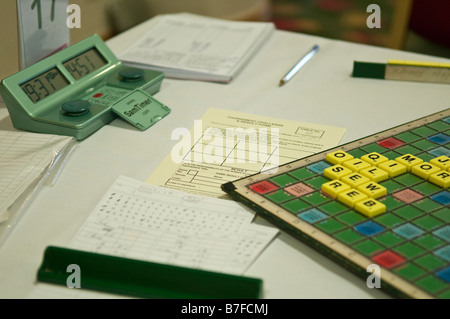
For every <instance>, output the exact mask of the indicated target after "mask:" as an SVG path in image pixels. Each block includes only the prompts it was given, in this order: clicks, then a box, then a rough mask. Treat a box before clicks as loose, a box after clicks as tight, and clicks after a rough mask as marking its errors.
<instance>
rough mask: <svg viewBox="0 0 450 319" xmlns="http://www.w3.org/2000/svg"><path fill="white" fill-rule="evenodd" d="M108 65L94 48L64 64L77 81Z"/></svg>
mask: <svg viewBox="0 0 450 319" xmlns="http://www.w3.org/2000/svg"><path fill="white" fill-rule="evenodd" d="M106 63H107V62H106V61H105V59H104V58H103V56H102V55H101V54H100V53H99V52H98V51H97V49H96V48H92V49H90V50H87V51H86V52H83V53H81V54H79V55H77V56H75V57H74V58H72V59H70V60H68V61H66V62H64V63H63V65H64V67H65V68H66V69H67V71H69V73H70V75H72V77H73V78H74V79H75V80H79V79H81V78H82V77H84V76H85V75H88V74H89V73H91V72H93V71H95V70H97V69H99V68H101V67H102V66H104V65H106Z"/></svg>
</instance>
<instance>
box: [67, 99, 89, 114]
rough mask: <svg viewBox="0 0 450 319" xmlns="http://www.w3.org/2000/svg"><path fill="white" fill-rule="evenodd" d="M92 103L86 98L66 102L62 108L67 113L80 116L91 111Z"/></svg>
mask: <svg viewBox="0 0 450 319" xmlns="http://www.w3.org/2000/svg"><path fill="white" fill-rule="evenodd" d="M90 107H91V103H89V102H88V101H85V100H74V101H69V102H66V103H64V104H63V105H62V106H61V109H62V111H63V113H64V114H65V115H69V116H78V115H83V114H85V113H87V112H88V111H89V108H90Z"/></svg>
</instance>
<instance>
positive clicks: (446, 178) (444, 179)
mask: <svg viewBox="0 0 450 319" xmlns="http://www.w3.org/2000/svg"><path fill="white" fill-rule="evenodd" d="M428 180H429V181H430V183H433V184H436V185H438V186H441V187H442V188H449V187H450V172H445V171H438V172H436V173H433V174H431V175H430V177H429V178H428Z"/></svg>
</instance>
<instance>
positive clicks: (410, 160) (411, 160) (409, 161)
mask: <svg viewBox="0 0 450 319" xmlns="http://www.w3.org/2000/svg"><path fill="white" fill-rule="evenodd" d="M395 160H396V161H397V162H399V163H400V164H403V165H405V166H406V170H407V171H408V172H410V171H411V168H412V167H413V166H414V165H416V164H420V163H422V162H423V160H422V159H420V158H419V157H417V156H414V155H411V154H405V155H402V156H399V157H397V158H396V159H395Z"/></svg>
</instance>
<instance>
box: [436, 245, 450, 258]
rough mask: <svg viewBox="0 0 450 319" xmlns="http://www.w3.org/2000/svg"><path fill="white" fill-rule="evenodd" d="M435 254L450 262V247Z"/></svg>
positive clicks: (443, 248)
mask: <svg viewBox="0 0 450 319" xmlns="http://www.w3.org/2000/svg"><path fill="white" fill-rule="evenodd" d="M434 254H435V255H436V256H438V257H441V258H442V259H445V260H447V261H450V245H447V246H445V247H442V248H441V249H438V250H436V251H435V252H434Z"/></svg>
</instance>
